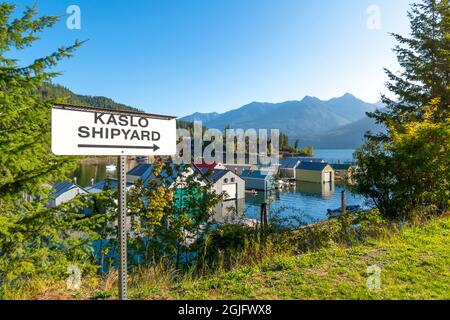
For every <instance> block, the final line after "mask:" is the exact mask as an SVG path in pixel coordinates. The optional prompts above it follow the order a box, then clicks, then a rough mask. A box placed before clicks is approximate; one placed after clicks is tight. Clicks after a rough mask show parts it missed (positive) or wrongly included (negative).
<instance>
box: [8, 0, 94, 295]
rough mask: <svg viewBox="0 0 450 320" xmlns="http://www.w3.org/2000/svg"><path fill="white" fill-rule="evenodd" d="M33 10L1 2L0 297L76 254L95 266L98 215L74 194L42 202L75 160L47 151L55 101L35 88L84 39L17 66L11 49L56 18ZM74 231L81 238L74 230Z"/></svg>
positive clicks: (61, 268)
mask: <svg viewBox="0 0 450 320" xmlns="http://www.w3.org/2000/svg"><path fill="white" fill-rule="evenodd" d="M36 15H37V10H36V7H31V8H27V9H26V10H25V12H24V14H23V15H22V16H20V17H18V18H13V17H14V16H15V6H14V5H11V4H8V3H7V2H1V3H0V298H1V297H4V296H5V294H7V293H8V292H9V288H10V286H11V285H15V286H20V285H21V283H22V284H23V283H26V282H27V279H29V278H30V277H32V276H46V277H50V276H54V275H59V276H63V275H64V273H65V272H66V270H67V267H68V266H69V265H71V264H72V263H74V261H76V262H77V263H78V265H80V266H82V265H83V264H88V265H89V266H90V267H92V264H90V263H89V259H86V257H87V256H88V255H87V252H89V250H90V249H89V248H90V244H91V242H92V238H91V236H90V235H92V233H91V230H93V229H94V228H93V226H95V225H96V222H95V220H96V219H92V220H91V219H81V217H82V215H80V211H79V205H81V204H80V203H78V200H76V201H74V202H73V203H70V204H67V205H64V206H61V207H59V208H58V209H56V210H54V209H50V208H47V207H46V203H47V201H48V197H49V192H50V188H49V187H45V184H48V183H52V182H55V181H56V180H57V179H60V178H62V177H63V176H64V174H65V173H66V172H67V171H68V170H69V171H70V170H72V169H73V167H74V164H75V160H76V159H75V158H71V157H56V156H54V155H53V154H52V152H51V150H50V114H51V105H52V101H46V100H45V99H44V100H43V99H42V96H41V95H40V93H39V90H38V89H39V88H40V87H41V86H42V84H43V83H44V82H46V81H50V80H51V79H52V78H53V77H54V76H56V75H57V73H55V72H52V71H50V69H51V68H52V67H54V66H56V64H57V63H58V61H60V60H61V59H64V58H67V57H70V55H71V53H72V52H73V51H74V50H76V49H77V48H78V47H79V46H80V45H81V43H79V42H76V43H75V44H74V45H72V46H70V47H61V48H60V49H58V50H57V51H55V52H54V53H52V54H50V55H48V56H45V57H42V58H38V59H36V60H34V61H33V62H32V63H31V64H30V65H25V66H21V65H19V61H17V60H15V59H13V58H9V56H11V53H14V52H16V51H19V50H23V49H26V48H29V47H30V46H31V45H32V44H33V43H34V42H35V41H36V40H38V39H39V37H38V36H39V34H40V33H41V32H43V31H44V30H45V29H46V28H50V27H52V26H54V25H55V23H56V22H57V20H58V19H57V17H53V16H42V17H36ZM8 53H9V55H8ZM75 231H83V237H74V236H73V234H74V232H75ZM87 267H88V266H87V265H86V268H84V271H86V269H87Z"/></svg>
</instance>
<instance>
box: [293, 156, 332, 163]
mask: <svg viewBox="0 0 450 320" xmlns="http://www.w3.org/2000/svg"><path fill="white" fill-rule="evenodd" d="M294 159H297V160H300V161H301V162H326V161H325V160H324V159H321V158H312V157H295V158H294Z"/></svg>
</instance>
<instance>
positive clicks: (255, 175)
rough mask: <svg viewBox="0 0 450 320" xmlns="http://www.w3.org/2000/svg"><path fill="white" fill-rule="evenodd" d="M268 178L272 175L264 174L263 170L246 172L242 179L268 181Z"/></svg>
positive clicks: (243, 173)
mask: <svg viewBox="0 0 450 320" xmlns="http://www.w3.org/2000/svg"><path fill="white" fill-rule="evenodd" d="M267 177H270V174H268V173H263V172H262V171H261V170H244V171H243V172H242V175H241V178H242V179H246V178H247V179H264V180H265V179H266V178H267Z"/></svg>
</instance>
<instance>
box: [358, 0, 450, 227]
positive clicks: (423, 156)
mask: <svg viewBox="0 0 450 320" xmlns="http://www.w3.org/2000/svg"><path fill="white" fill-rule="evenodd" d="M408 16H409V18H410V20H411V34H410V36H409V37H404V36H401V35H398V34H394V35H393V36H394V38H395V39H396V40H397V42H398V45H397V46H396V47H395V49H394V51H395V52H396V54H397V58H398V62H399V64H400V66H401V67H402V71H401V72H400V73H399V74H396V73H394V72H392V71H389V70H386V73H387V76H388V78H389V82H388V83H387V88H388V89H389V90H390V91H391V92H392V93H394V95H395V98H393V99H389V98H388V97H386V96H383V97H382V100H383V102H384V103H385V104H386V106H387V107H386V108H385V109H383V110H379V111H376V112H374V113H372V114H369V116H370V117H372V118H374V119H375V120H376V121H377V122H378V123H381V124H383V125H384V126H385V128H386V131H385V132H382V133H380V134H378V135H371V134H368V135H367V136H366V137H367V140H366V143H365V144H364V145H363V146H362V147H361V148H360V149H359V150H358V151H357V152H356V154H355V155H356V159H357V162H358V169H357V170H356V171H355V173H354V175H353V178H352V180H353V182H354V184H353V186H352V188H353V190H354V191H355V192H358V193H360V194H362V195H364V196H366V197H367V198H369V199H371V200H372V202H373V203H374V204H375V206H376V207H377V208H378V209H379V210H380V211H381V213H382V214H383V215H384V216H385V217H388V218H392V219H402V220H404V219H407V218H410V217H411V216H412V215H416V214H420V215H423V213H433V214H435V213H440V212H445V210H447V209H448V208H450V191H449V186H450V172H449V170H448V167H449V166H450V150H449V147H450V146H449V141H450V128H449V125H450V123H449V121H448V120H449V118H450V107H449V102H450V101H449V98H450V97H449V70H450V25H449V24H450V9H449V1H448V0H423V2H421V3H416V4H413V5H412V7H411V11H410V12H409V13H408Z"/></svg>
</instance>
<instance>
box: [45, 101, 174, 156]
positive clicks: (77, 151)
mask: <svg viewBox="0 0 450 320" xmlns="http://www.w3.org/2000/svg"><path fill="white" fill-rule="evenodd" d="M52 151H53V153H54V154H56V155H98V156H100V155H104V156H118V155H143V156H146V155H167V156H170V155H175V153H176V120H175V117H170V116H161V115H152V114H146V113H140V112H125V111H116V110H103V109H94V108H86V107H76V106H68V105H57V106H54V107H53V109H52Z"/></svg>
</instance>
